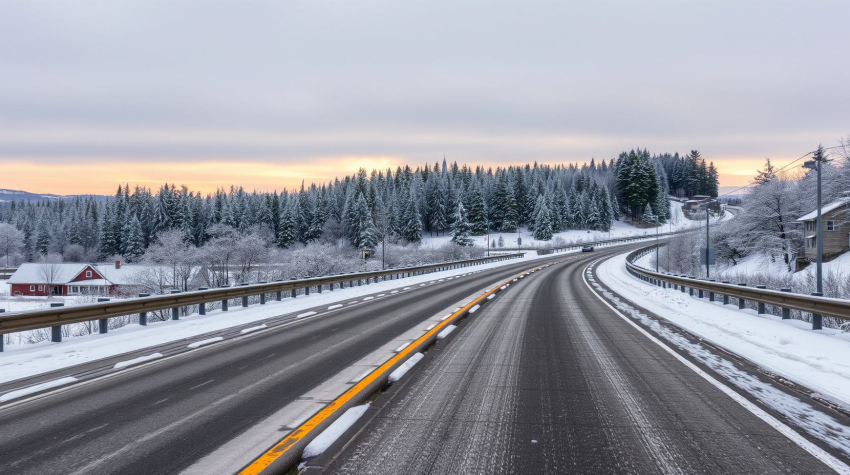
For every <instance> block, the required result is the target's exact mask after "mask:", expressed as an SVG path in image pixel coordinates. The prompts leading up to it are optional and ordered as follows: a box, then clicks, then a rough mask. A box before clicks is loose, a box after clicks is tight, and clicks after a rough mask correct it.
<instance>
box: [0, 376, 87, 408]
mask: <svg viewBox="0 0 850 475" xmlns="http://www.w3.org/2000/svg"><path fill="white" fill-rule="evenodd" d="M76 382H77V378H74V377H71V376H68V377H65V378H59V379H54V380H53V381H47V382H44V383H41V384H36V385H35V386H29V387H26V388H21V389H16V390H14V391H9V392H7V393H5V394H3V395H0V402H6V401H11V400H12V399H18V398H21V397H24V396H29V395H30V394H34V393H37V392H40V391H44V390H46V389H51V388H56V387H59V386H64V385H66V384H71V383H76Z"/></svg>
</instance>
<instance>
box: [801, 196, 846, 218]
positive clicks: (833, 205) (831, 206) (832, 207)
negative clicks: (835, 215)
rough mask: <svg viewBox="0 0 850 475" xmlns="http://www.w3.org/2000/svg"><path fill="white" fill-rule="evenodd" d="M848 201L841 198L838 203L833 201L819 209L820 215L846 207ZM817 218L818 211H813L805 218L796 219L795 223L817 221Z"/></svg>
mask: <svg viewBox="0 0 850 475" xmlns="http://www.w3.org/2000/svg"><path fill="white" fill-rule="evenodd" d="M848 201H850V198H842V199H840V200H838V201H833V202H832V203H829V204H828V205H824V206H823V207H821V209H820V214H821V215H824V214H826V213H829V212H830V211H835V210H836V209H838V208H840V207H842V206H844V205H846V204H847V203H848ZM817 218H818V210H814V211H812V212H811V213H809V214H807V215H805V216H801V217H800V218H799V219H797V221H811V220H813V219H817Z"/></svg>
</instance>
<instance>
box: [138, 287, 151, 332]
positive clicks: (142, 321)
mask: <svg viewBox="0 0 850 475" xmlns="http://www.w3.org/2000/svg"><path fill="white" fill-rule="evenodd" d="M150 295H151V294H139V297H150ZM139 325H141V326H143V327H146V326H148V312H139Z"/></svg>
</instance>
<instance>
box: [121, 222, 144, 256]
mask: <svg viewBox="0 0 850 475" xmlns="http://www.w3.org/2000/svg"><path fill="white" fill-rule="evenodd" d="M123 233H124V238H123V239H122V246H123V249H122V250H121V255H122V256H124V258H125V259H127V261H129V262H134V261H135V260H137V259H138V258H139V257H141V256H142V255H143V254H144V253H145V237H144V235H143V234H142V223H141V222H140V221H139V218H137V217H136V216H133V217H132V218H130V220H129V221H128V222H127V223H126V224H125V225H124V227H123Z"/></svg>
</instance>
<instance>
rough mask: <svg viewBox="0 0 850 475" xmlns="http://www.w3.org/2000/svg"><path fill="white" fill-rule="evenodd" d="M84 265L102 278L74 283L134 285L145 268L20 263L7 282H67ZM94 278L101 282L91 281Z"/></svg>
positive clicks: (77, 273)
mask: <svg viewBox="0 0 850 475" xmlns="http://www.w3.org/2000/svg"><path fill="white" fill-rule="evenodd" d="M86 267H91V268H92V269H94V271H95V272H97V273H98V274H100V276H101V277H103V279H86V280H83V281H78V283H75V285H135V284H138V283H139V281H140V279H141V278H142V276H141V273H142V272H144V271H145V270H146V269H147V267H145V266H127V265H122V266H121V267H120V268H118V269H116V268H115V265H114V264H103V265H92V264H80V263H59V264H42V263H32V262H31V263H26V264H21V265H20V267H18V270H17V271H15V273H14V274H12V276H11V277H10V278H9V280H8V282H9V283H10V284H39V283H47V281H48V280H50V281H51V282H50V283H52V284H68V283H70V282H71V280H72V279H73V278H74V277H77V276H78V275H80V272H82V271H83V270H84V269H85V268H86ZM48 276H49V277H48ZM94 280H98V281H99V282H101V283H92V282H93V281H94Z"/></svg>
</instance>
